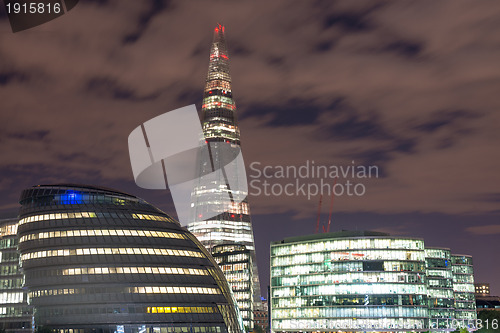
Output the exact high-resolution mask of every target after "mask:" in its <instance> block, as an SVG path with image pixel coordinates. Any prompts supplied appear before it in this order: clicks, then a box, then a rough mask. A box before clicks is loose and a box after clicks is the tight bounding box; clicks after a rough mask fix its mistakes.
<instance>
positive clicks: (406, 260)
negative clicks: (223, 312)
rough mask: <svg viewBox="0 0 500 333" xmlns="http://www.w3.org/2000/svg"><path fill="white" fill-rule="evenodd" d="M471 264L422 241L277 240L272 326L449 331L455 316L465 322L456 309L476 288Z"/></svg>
mask: <svg viewBox="0 0 500 333" xmlns="http://www.w3.org/2000/svg"><path fill="white" fill-rule="evenodd" d="M469 258H470V257H469ZM455 262H457V263H460V267H461V268H458V267H457V268H455V266H454V264H455ZM469 263H470V264H472V262H471V261H468V259H467V257H464V256H462V257H460V259H458V258H457V259H455V257H453V256H451V254H450V250H449V249H439V248H425V247H424V241H423V240H422V239H417V238H408V237H393V236H390V235H388V234H384V233H379V232H369V231H360V232H357V231H352V232H351V231H343V232H337V233H324V234H315V235H310V236H303V237H294V238H288V239H285V240H282V241H280V242H273V243H271V295H270V297H271V311H270V313H271V327H272V330H273V331H275V332H300V331H302V332H313V331H338V330H342V331H428V330H429V329H430V328H432V329H434V330H436V329H441V328H443V327H444V326H448V328H451V327H452V325H456V323H452V322H451V321H453V320H455V318H465V317H466V316H464V315H460V316H458V317H457V315H456V312H455V304H456V302H457V301H456V300H457V295H460V297H462V295H464V294H465V293H467V292H468V291H469V289H470V288H469V287H468V286H465V284H466V283H470V282H473V281H472V280H471V276H469V277H466V276H465V275H466V274H467V273H470V274H472V266H467V265H468V264H469ZM452 267H453V270H452ZM465 267H469V268H465ZM458 271H460V272H461V273H460V274H458V273H457V272H458ZM457 274H458V275H457ZM459 280H460V281H463V282H460V283H458V284H457V282H456V281H459ZM457 289H459V290H457ZM461 290H464V291H461ZM470 290H472V292H473V289H470ZM457 293H458V294H457ZM467 297H468V296H467ZM463 298H464V299H465V298H466V296H464V297H463ZM467 305H468V304H467ZM471 305H473V304H471ZM464 307H465V306H464ZM466 311H467V312H468V313H469V312H470V311H469V310H466ZM469 315H470V314H468V315H467V316H469ZM437 324H439V325H441V326H439V327H438V326H436V325H437Z"/></svg>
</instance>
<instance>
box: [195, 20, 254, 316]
mask: <svg viewBox="0 0 500 333" xmlns="http://www.w3.org/2000/svg"><path fill="white" fill-rule="evenodd" d="M224 33H225V28H224V26H222V25H220V24H219V25H217V26H216V27H215V29H214V37H213V43H212V47H211V50H210V62H209V69H208V75H207V80H206V84H205V90H204V95H203V103H202V128H203V133H204V138H203V140H205V143H206V145H205V146H204V147H203V148H201V150H200V152H199V156H200V157H201V156H205V157H204V158H200V159H199V161H200V162H199V165H198V167H199V170H198V174H199V175H200V176H202V175H205V174H207V173H210V172H215V173H216V177H214V178H215V180H214V181H213V182H211V183H209V184H207V182H204V183H200V184H199V185H198V186H195V188H194V190H193V192H192V196H191V202H192V203H191V219H190V220H191V222H190V223H189V224H188V230H189V231H191V232H192V233H193V234H194V235H195V236H196V237H197V238H198V240H200V242H201V243H202V244H203V245H204V246H205V247H206V248H207V249H209V251H212V250H213V248H214V247H215V246H217V245H221V244H240V245H244V246H245V247H246V249H247V250H248V251H249V253H250V256H251V259H252V260H251V262H252V274H249V275H248V276H246V279H247V281H248V282H249V283H251V284H252V285H253V286H252V288H251V290H252V292H253V295H252V297H251V300H239V301H238V305H240V307H241V308H246V306H245V305H244V304H243V303H244V302H247V303H248V302H249V301H250V303H251V304H250V305H251V308H250V309H248V311H247V309H245V313H248V316H247V317H245V316H244V320H246V321H247V323H250V324H251V322H252V316H253V308H254V307H256V308H257V307H260V304H261V301H260V286H259V278H258V272H257V262H256V256H255V245H254V239H253V230H252V222H251V219H250V209H249V206H248V201H247V195H248V193H247V192H245V193H242V191H241V189H236V190H235V189H234V188H231V187H230V186H229V184H234V179H238V175H235V174H233V175H229V174H227V172H225V171H224V168H223V167H224V165H225V164H226V163H227V161H228V160H230V159H231V158H233V157H235V156H237V154H238V153H239V152H240V130H239V127H238V121H237V114H236V104H235V102H234V99H233V92H232V88H231V76H230V73H229V55H228V51H227V46H226V40H225V36H224ZM206 156H210V158H206ZM228 157H229V158H228ZM240 167H243V168H244V166H240ZM228 177H233V179H232V180H233V182H231V181H228ZM245 182H246V179H245ZM236 197H243V198H244V200H242V201H237V200H233V199H234V198H236ZM209 212H210V214H209ZM211 212H216V213H215V214H213V213H211ZM214 215H215V216H214ZM225 273H226V276H227V273H229V272H225ZM229 283H230V284H231V283H232V282H231V281H229ZM232 287H233V288H234V287H235V285H232Z"/></svg>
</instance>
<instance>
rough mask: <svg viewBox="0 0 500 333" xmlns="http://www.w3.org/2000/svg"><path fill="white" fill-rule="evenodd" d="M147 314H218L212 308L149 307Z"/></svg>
mask: <svg viewBox="0 0 500 333" xmlns="http://www.w3.org/2000/svg"><path fill="white" fill-rule="evenodd" d="M146 312H147V313H217V310H216V309H215V308H214V307H211V306H148V308H147V311H146Z"/></svg>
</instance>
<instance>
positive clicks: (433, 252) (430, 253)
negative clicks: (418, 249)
mask: <svg viewBox="0 0 500 333" xmlns="http://www.w3.org/2000/svg"><path fill="white" fill-rule="evenodd" d="M425 257H426V258H443V259H450V258H451V254H450V250H446V249H427V248H426V249H425Z"/></svg>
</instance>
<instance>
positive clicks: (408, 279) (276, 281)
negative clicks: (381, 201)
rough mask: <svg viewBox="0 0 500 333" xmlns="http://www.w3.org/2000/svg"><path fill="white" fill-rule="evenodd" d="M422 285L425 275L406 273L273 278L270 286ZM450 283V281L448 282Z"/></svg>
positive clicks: (361, 273) (363, 273)
mask: <svg viewBox="0 0 500 333" xmlns="http://www.w3.org/2000/svg"><path fill="white" fill-rule="evenodd" d="M360 282H361V283H377V282H397V283H424V282H425V275H420V274H419V273H407V272H359V273H358V272H356V273H351V272H348V273H340V274H338V273H337V274H314V275H297V276H288V277H273V278H272V286H295V285H310V284H338V283H360ZM450 282H451V281H450Z"/></svg>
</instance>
